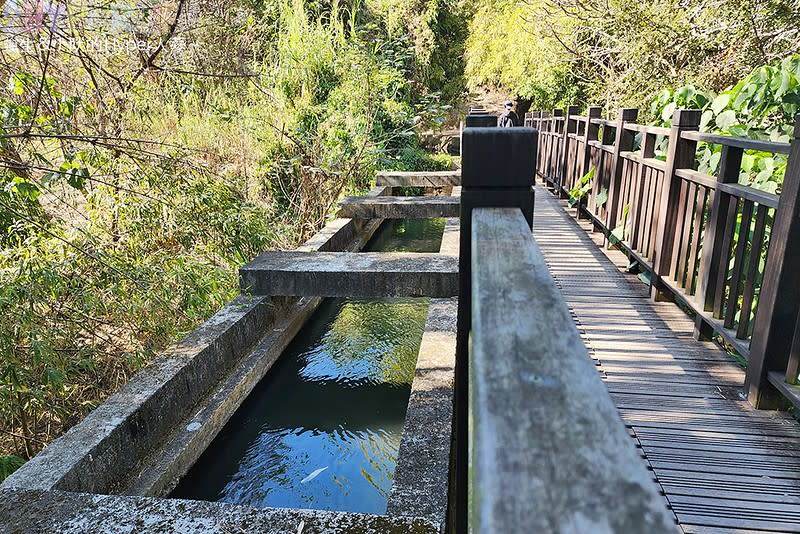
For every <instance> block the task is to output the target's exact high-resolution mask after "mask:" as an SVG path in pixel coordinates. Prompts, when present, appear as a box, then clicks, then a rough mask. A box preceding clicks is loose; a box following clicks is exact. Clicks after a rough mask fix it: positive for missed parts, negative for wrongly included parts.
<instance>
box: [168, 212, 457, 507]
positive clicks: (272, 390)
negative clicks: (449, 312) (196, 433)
mask: <svg viewBox="0 0 800 534" xmlns="http://www.w3.org/2000/svg"><path fill="white" fill-rule="evenodd" d="M443 229H444V220H443V219H420V220H417V219H413V220H403V221H387V222H386V223H384V224H383V225H382V226H381V228H380V229H379V230H378V232H376V234H375V236H374V237H373V239H372V240H371V241H370V243H369V245H368V246H367V248H366V249H365V250H369V251H383V252H388V251H407V252H437V251H438V250H439V244H440V241H441V237H442V231H443ZM427 311H428V299H421V298H384V299H348V298H337V299H326V300H325V301H323V303H322V304H321V305H320V307H319V309H318V310H317V311H316V312H315V313H314V314H313V316H312V317H311V318H310V319H309V321H308V322H307V323H306V325H305V326H304V327H303V328H302V329H301V330H300V332H299V333H298V335H297V337H296V338H295V340H294V341H293V342H292V343H291V344H290V345H289V346H288V347H287V348H286V350H285V351H284V353H283V355H282V356H281V357H280V359H279V360H278V362H277V363H276V364H275V365H274V366H273V368H272V369H270V371H269V372H268V373H267V375H266V376H265V377H264V379H263V380H262V381H261V382H260V383H259V384H258V385H257V386H256V388H255V389H254V390H253V392H252V393H251V394H250V396H249V397H248V398H247V400H245V402H244V403H243V404H242V406H241V407H240V408H239V410H238V411H237V412H236V413H235V414H234V415H233V417H232V418H231V419H230V421H229V422H228V424H227V425H226V426H225V427H224V428H223V429H222V431H221V432H220V434H219V435H218V436H217V438H216V439H215V440H214V441H213V442H212V443H211V445H210V446H209V447H208V449H207V450H206V451H205V452H204V453H203V455H202V456H201V457H200V459H199V460H198V462H197V463H196V464H195V465H194V467H193V468H192V469H191V470H190V471H189V473H187V475H186V476H185V477H184V478H183V479H182V480H181V482H180V484H179V485H178V487H177V488H176V489H175V491H174V492H173V494H172V497H177V498H188V499H201V500H209V501H223V502H229V503H236V504H244V505H249V506H255V507H284V508H314V509H321V510H342V511H352V512H369V513H378V514H380V513H383V512H385V511H386V502H387V499H388V497H389V492H390V491H391V487H392V479H393V478H394V468H395V463H396V461H397V452H398V448H399V446H400V435H401V433H402V430H403V420H404V418H405V413H406V406H407V403H408V396H409V393H410V390H411V381H412V379H413V377H414V367H415V365H416V359H417V352H418V350H419V344H420V340H421V338H422V332H423V328H424V326H425V319H426V316H427Z"/></svg>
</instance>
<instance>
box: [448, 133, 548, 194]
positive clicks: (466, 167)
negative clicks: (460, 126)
mask: <svg viewBox="0 0 800 534" xmlns="http://www.w3.org/2000/svg"><path fill="white" fill-rule="evenodd" d="M536 136H537V131H536V129H534V128H465V129H464V131H463V132H462V134H461V154H462V155H461V185H462V186H464V187H465V188H476V187H478V188H491V189H503V188H508V187H515V188H516V187H531V186H532V185H533V179H534V173H535V172H536Z"/></svg>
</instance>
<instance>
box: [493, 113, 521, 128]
mask: <svg viewBox="0 0 800 534" xmlns="http://www.w3.org/2000/svg"><path fill="white" fill-rule="evenodd" d="M518 124H519V117H517V114H516V113H514V110H511V109H509V110H506V112H505V113H503V114H502V115H500V117H499V118H498V119H497V126H498V127H500V128H512V127H514V126H516V125H518Z"/></svg>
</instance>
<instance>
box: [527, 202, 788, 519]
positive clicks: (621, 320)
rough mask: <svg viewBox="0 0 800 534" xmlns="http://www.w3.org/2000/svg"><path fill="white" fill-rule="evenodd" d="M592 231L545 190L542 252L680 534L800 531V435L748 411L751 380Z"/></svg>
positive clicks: (538, 212)
mask: <svg viewBox="0 0 800 534" xmlns="http://www.w3.org/2000/svg"><path fill="white" fill-rule="evenodd" d="M581 226H582V227H583V228H581ZM588 229H589V225H588V223H582V224H579V223H578V222H576V221H575V219H574V211H573V210H569V211H566V210H565V209H564V205H563V202H561V201H559V200H557V199H556V198H555V197H554V196H552V195H551V194H550V193H548V192H547V191H546V190H544V189H543V188H541V187H539V188H537V194H536V207H535V212H534V235H535V237H536V241H537V243H538V244H539V247H540V248H541V250H542V253H543V254H544V256H545V259H546V261H547V263H548V265H549V267H550V271H551V272H552V274H553V276H554V277H555V279H556V282H557V284H558V285H559V287H560V288H561V289H562V292H563V294H564V298H565V299H566V301H567V304H568V305H569V307H570V310H571V311H572V314H573V316H574V317H575V322H576V323H577V325H578V329H579V330H580V331H581V334H582V336H583V338H584V339H585V342H586V346H587V348H588V349H589V352H590V354H591V355H592V357H593V358H594V359H595V361H596V362H597V368H598V371H599V372H600V373H601V374H602V376H603V379H604V380H605V382H606V385H607V386H608V389H609V391H610V393H611V396H612V398H613V399H614V402H615V403H616V405H617V408H618V409H619V412H620V415H621V416H622V419H623V420H624V422H625V424H626V425H627V427H628V428H629V430H630V432H631V436H632V439H635V440H637V445H638V446H639V447H640V450H641V451H642V455H643V457H644V458H645V459H646V461H647V462H648V464H649V466H650V467H651V468H652V471H653V473H654V475H655V478H656V480H657V481H658V483H659V484H660V485H661V488H662V490H663V492H664V495H665V497H666V499H667V501H668V503H669V505H670V507H671V508H672V511H673V512H674V514H675V516H676V518H677V521H678V523H679V524H680V526H681V528H682V529H683V531H684V532H686V533H697V534H716V533H722V532H739V533H745V532H762V531H767V532H800V424H798V423H797V422H796V421H795V420H794V419H793V418H792V417H791V416H789V415H788V414H785V413H780V412H765V411H757V410H755V409H753V408H752V407H751V406H750V404H748V403H747V402H746V401H744V400H742V399H743V397H742V394H741V391H742V384H743V382H744V371H743V370H742V369H741V368H740V367H739V366H738V365H736V363H735V362H734V361H733V360H732V359H731V358H730V357H729V356H728V355H726V354H725V352H724V351H722V350H721V349H719V348H718V347H717V346H716V345H714V344H713V343H710V342H698V341H695V340H694V339H693V338H692V331H693V326H694V323H693V321H692V320H691V319H690V318H689V317H688V316H686V315H685V314H684V313H683V312H682V311H681V310H680V309H679V308H678V307H677V306H676V305H674V304H672V303H654V302H653V301H651V300H650V298H649V291H648V287H647V286H646V285H645V284H644V283H642V282H641V281H640V280H639V279H638V277H637V276H635V275H632V274H627V273H625V272H623V269H624V267H625V266H626V265H627V259H626V258H625V256H624V255H623V254H622V253H620V252H616V251H604V250H602V249H601V248H600V247H598V243H596V242H595V241H596V240H598V239H599V238H601V237H602V236H601V235H600V234H599V233H595V234H590V233H587V230H588Z"/></svg>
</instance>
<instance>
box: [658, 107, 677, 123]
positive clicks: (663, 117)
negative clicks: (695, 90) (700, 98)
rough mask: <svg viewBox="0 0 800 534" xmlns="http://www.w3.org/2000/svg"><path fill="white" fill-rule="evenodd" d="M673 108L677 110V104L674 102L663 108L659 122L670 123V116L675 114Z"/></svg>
mask: <svg viewBox="0 0 800 534" xmlns="http://www.w3.org/2000/svg"><path fill="white" fill-rule="evenodd" d="M675 108H677V104H675V102H670V103H669V104H667V105H666V106H665V107H664V111H662V112H661V120H663V121H671V120H672V114H673V113H675Z"/></svg>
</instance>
